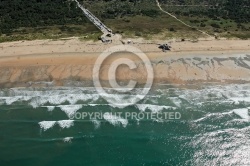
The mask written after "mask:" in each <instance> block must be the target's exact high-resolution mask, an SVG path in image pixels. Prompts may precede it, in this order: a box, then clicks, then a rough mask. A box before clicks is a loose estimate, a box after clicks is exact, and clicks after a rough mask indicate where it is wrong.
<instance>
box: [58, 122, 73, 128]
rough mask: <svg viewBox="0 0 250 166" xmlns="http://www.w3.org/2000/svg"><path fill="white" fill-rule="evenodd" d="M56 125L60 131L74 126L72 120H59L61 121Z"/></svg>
mask: <svg viewBox="0 0 250 166" xmlns="http://www.w3.org/2000/svg"><path fill="white" fill-rule="evenodd" d="M57 123H58V125H59V126H60V127H61V128H62V129H65V128H66V129H68V128H70V127H72V126H74V121H73V120H61V121H58V122H57Z"/></svg>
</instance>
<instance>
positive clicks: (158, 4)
mask: <svg viewBox="0 0 250 166" xmlns="http://www.w3.org/2000/svg"><path fill="white" fill-rule="evenodd" d="M155 1H156V3H157V6H158V7H159V9H160V10H161V11H162V12H164V13H166V14H168V15H169V16H171V17H173V18H174V19H176V20H177V21H179V22H181V23H182V24H184V25H185V26H187V27H189V28H195V30H197V31H199V32H201V33H203V34H205V35H207V36H209V37H213V36H211V35H209V34H208V33H207V32H205V31H202V30H199V29H198V28H196V27H193V26H191V25H188V24H186V23H185V22H183V21H181V20H180V19H178V18H177V17H176V16H174V15H172V14H171V13H169V12H167V11H165V10H163V9H162V8H161V5H160V3H159V1H158V0H155Z"/></svg>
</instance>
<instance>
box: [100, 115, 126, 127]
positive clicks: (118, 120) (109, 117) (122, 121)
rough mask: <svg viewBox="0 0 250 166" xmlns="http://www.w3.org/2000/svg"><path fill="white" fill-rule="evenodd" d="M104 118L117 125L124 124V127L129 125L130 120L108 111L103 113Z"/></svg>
mask: <svg viewBox="0 0 250 166" xmlns="http://www.w3.org/2000/svg"><path fill="white" fill-rule="evenodd" d="M103 118H104V119H105V120H106V121H108V122H109V123H110V124H112V125H114V126H117V125H120V124H121V125H122V126H123V127H124V128H125V127H126V126H127V125H128V120H127V119H123V118H121V117H118V116H115V115H112V114H111V113H108V112H106V113H105V114H104V115H103Z"/></svg>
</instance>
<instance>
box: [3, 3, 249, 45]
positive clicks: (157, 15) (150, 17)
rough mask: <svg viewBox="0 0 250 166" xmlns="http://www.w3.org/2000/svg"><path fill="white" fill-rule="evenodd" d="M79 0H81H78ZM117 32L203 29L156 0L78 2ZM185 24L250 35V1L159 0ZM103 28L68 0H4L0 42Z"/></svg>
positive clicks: (194, 34)
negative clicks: (159, 5) (159, 6)
mask: <svg viewBox="0 0 250 166" xmlns="http://www.w3.org/2000/svg"><path fill="white" fill-rule="evenodd" d="M79 1H80V0H79ZM80 2H81V3H82V4H83V5H84V6H86V8H88V9H89V10H90V11H91V12H93V13H94V14H95V15H96V16H97V17H98V18H100V20H102V21H103V22H104V23H105V24H106V25H107V26H108V27H110V28H111V29H112V30H113V31H114V32H115V33H121V34H122V35H123V36H126V37H144V38H146V39H150V38H152V36H154V37H158V38H160V39H165V38H172V37H179V38H198V37H202V34H201V33H200V32H198V31H196V30H195V29H194V28H189V27H186V26H183V24H181V23H180V22H178V21H176V20H175V19H174V18H172V17H170V16H169V15H167V14H165V13H163V12H161V11H160V10H159V8H158V6H157V4H156V1H155V0H92V1H85V0H84V1H80ZM159 2H160V4H161V7H162V8H163V9H164V10H166V11H168V12H169V13H171V14H173V15H175V16H176V17H177V18H179V19H181V20H182V21H184V22H185V23H187V24H189V25H191V26H193V27H196V28H198V29H201V30H202V31H206V32H208V33H209V34H211V35H215V36H219V37H228V38H231V37H237V38H241V39H248V38H250V1H249V0H241V1H236V0H209V1H208V0H192V1H191V0H176V1H168V0H159ZM99 33H100V32H99V30H98V29H97V28H96V27H95V26H94V25H92V24H91V22H89V20H88V19H87V18H86V17H85V16H84V15H83V14H82V11H81V10H80V9H79V8H78V7H77V6H76V3H75V2H74V1H69V0H11V1H9V0H1V1H0V42H4V41H13V40H33V39H47V38H50V39H58V38H63V37H71V36H80V37H81V38H82V39H87V40H92V39H93V40H95V39H96V38H97V36H98V35H96V34H99Z"/></svg>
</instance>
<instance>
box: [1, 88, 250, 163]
mask: <svg viewBox="0 0 250 166" xmlns="http://www.w3.org/2000/svg"><path fill="white" fill-rule="evenodd" d="M110 92H112V90H110ZM110 95H112V94H110ZM120 104H121V107H114V106H112V105H110V104H109V103H107V102H106V100H105V99H103V98H102V97H101V96H100V95H99V94H97V93H96V91H95V89H94V88H92V87H84V88H83V87H46V88H12V89H2V90H0V165H1V166H5V165H8V166H9V165H26V166H27V165H32V166H33V165H58V166H63V165H174V166H175V165H195V166H201V165H209V166H210V165H227V166H229V165H250V155H249V154H250V121H249V111H248V109H250V84H227V85H225V84H224V85H220V84H207V85H185V86H183V85H174V86H173V85H166V84H165V85H164V84H158V85H156V86H154V87H153V89H152V90H151V91H150V93H149V94H148V95H147V96H146V97H145V99H143V100H142V101H140V102H138V103H137V104H135V105H131V106H128V107H125V108H123V107H122V105H123V104H124V103H122V102H121V103H120ZM96 112H97V113H100V114H101V113H102V114H103V117H102V118H100V119H99V118H95V119H93V118H91V117H84V118H83V117H81V118H72V117H73V116H74V115H76V114H78V115H79V116H80V115H83V113H96ZM119 112H121V113H122V114H119V116H118V115H117V114H116V113H119ZM126 112H127V113H133V112H135V113H137V114H139V113H149V114H150V115H153V114H159V113H175V115H176V113H178V115H181V117H179V116H178V118H174V119H172V118H166V119H157V118H146V117H142V118H140V117H137V118H133V117H125V115H124V113H126Z"/></svg>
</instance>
